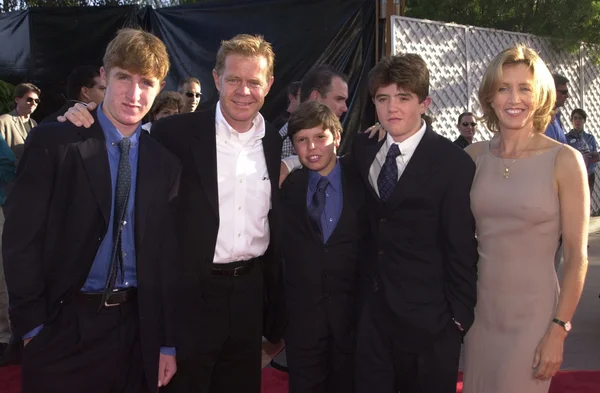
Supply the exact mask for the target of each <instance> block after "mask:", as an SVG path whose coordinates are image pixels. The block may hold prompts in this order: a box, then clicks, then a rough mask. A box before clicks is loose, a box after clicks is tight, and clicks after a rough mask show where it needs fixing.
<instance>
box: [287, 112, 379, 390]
mask: <svg viewBox="0 0 600 393" xmlns="http://www.w3.org/2000/svg"><path fill="white" fill-rule="evenodd" d="M288 132H289V137H290V139H291V140H292V142H293V144H294V148H295V149H296V152H297V153H298V156H299V159H300V162H301V163H302V165H303V169H301V170H298V171H295V172H293V173H292V174H290V176H289V177H288V178H287V179H286V181H285V182H284V183H283V185H282V212H283V223H284V225H283V228H284V229H283V235H284V236H283V239H285V240H284V247H283V250H284V261H285V262H284V263H285V265H284V266H285V267H284V271H285V282H286V299H287V302H288V313H289V326H288V330H287V333H286V335H285V341H286V350H287V361H288V367H289V375H290V393H307V392H311V393H317V392H322V393H325V392H328V393H331V392H340V393H342V392H344V393H346V392H352V391H353V379H354V378H353V375H354V372H353V371H354V350H355V341H356V336H355V330H356V320H357V314H358V310H359V308H360V307H359V297H360V296H359V292H360V291H359V288H360V287H361V284H360V283H361V278H362V277H366V269H367V267H366V266H367V265H366V260H367V257H368V255H367V252H368V250H369V249H370V248H369V243H370V226H369V216H368V212H367V210H366V195H365V189H364V187H363V186H362V183H361V181H360V178H359V177H358V175H357V173H356V172H355V171H354V170H353V168H352V167H351V166H349V165H347V163H346V161H345V159H343V158H339V159H338V157H337V156H336V153H337V148H338V146H339V143H340V137H341V132H342V127H341V124H340V122H339V120H338V118H337V116H336V115H335V114H334V113H333V111H332V110H331V109H329V107H327V106H326V105H324V104H321V103H318V102H314V101H311V102H305V103H303V104H301V105H300V107H299V108H298V110H297V111H296V112H294V114H292V116H291V118H290V120H289V129H288Z"/></svg>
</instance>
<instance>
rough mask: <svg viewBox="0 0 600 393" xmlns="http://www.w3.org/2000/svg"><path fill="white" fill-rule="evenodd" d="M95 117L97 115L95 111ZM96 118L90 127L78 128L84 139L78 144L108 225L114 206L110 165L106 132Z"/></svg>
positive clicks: (84, 165) (97, 200) (91, 184)
mask: <svg viewBox="0 0 600 393" xmlns="http://www.w3.org/2000/svg"><path fill="white" fill-rule="evenodd" d="M94 117H96V116H95V113H94ZM95 120H96V121H95V122H94V124H93V125H92V126H91V127H90V128H89V129H86V128H79V129H78V130H79V134H80V135H81V137H82V139H83V141H82V142H81V143H79V144H78V145H77V150H78V151H79V155H80V156H81V160H82V162H83V167H84V168H85V171H86V173H87V177H88V180H89V182H90V186H91V187H92V191H93V193H94V196H95V197H96V202H97V204H98V207H99V208H100V211H101V212H102V217H103V218H104V223H105V225H106V227H108V223H109V221H110V209H111V206H112V200H111V199H112V185H111V182H110V166H109V164H108V153H107V151H106V140H105V138H104V133H103V132H102V128H101V127H100V125H99V124H98V119H97V118H96V119H95Z"/></svg>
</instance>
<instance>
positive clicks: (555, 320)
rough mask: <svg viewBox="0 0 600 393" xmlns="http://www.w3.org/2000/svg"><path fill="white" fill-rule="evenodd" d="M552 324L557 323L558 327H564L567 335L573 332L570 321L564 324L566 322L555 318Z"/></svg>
mask: <svg viewBox="0 0 600 393" xmlns="http://www.w3.org/2000/svg"><path fill="white" fill-rule="evenodd" d="M552 322H554V323H556V324H557V325H560V326H562V327H563V328H564V329H565V331H566V332H567V333H568V332H570V331H571V322H570V321H567V322H564V321H561V320H560V319H557V318H554V319H553V320H552Z"/></svg>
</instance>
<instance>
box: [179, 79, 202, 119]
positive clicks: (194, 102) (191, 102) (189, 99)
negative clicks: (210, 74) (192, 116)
mask: <svg viewBox="0 0 600 393" xmlns="http://www.w3.org/2000/svg"><path fill="white" fill-rule="evenodd" d="M178 91H179V94H180V95H181V98H183V110H182V111H181V113H189V112H194V111H195V110H196V108H197V107H198V104H199V103H200V97H202V87H201V85H200V80H199V79H198V78H194V77H189V78H185V79H182V80H181V81H180V82H179V90H178Z"/></svg>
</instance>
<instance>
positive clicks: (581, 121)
mask: <svg viewBox="0 0 600 393" xmlns="http://www.w3.org/2000/svg"><path fill="white" fill-rule="evenodd" d="M586 120H587V114H586V113H585V111H584V110H583V109H580V108H577V109H574V110H573V112H572V113H571V122H572V123H573V129H572V130H571V131H569V133H568V134H567V143H568V144H569V146H571V147H572V148H574V149H575V150H577V151H579V152H580V153H581V154H582V155H583V160H584V162H585V165H586V167H587V174H588V184H589V186H590V197H591V196H592V195H593V192H594V183H595V180H596V165H597V164H598V161H600V157H599V156H598V143H597V142H596V138H595V137H594V136H593V135H592V134H590V133H588V132H585V130H584V126H585V122H586Z"/></svg>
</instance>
